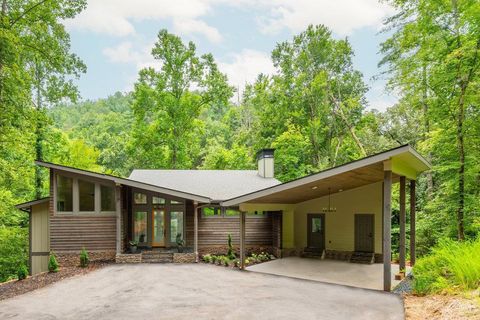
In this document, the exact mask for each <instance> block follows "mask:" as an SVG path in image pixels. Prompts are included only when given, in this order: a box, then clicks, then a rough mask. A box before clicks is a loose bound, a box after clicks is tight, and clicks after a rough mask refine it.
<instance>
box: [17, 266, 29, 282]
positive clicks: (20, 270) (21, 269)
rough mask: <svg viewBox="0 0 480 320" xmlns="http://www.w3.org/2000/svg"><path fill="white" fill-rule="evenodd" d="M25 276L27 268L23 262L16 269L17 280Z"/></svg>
mask: <svg viewBox="0 0 480 320" xmlns="http://www.w3.org/2000/svg"><path fill="white" fill-rule="evenodd" d="M27 276H28V269H27V267H26V266H25V265H24V264H22V265H21V266H20V267H19V268H18V271H17V277H18V280H23V279H25V278H27Z"/></svg>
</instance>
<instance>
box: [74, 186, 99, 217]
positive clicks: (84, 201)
mask: <svg viewBox="0 0 480 320" xmlns="http://www.w3.org/2000/svg"><path fill="white" fill-rule="evenodd" d="M78 201H79V209H80V211H90V212H92V211H95V183H91V182H88V181H83V180H78Z"/></svg>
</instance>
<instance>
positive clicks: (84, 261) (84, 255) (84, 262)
mask: <svg viewBox="0 0 480 320" xmlns="http://www.w3.org/2000/svg"><path fill="white" fill-rule="evenodd" d="M89 263H90V259H89V257H88V252H87V250H85V248H82V250H81V251H80V267H82V268H86V267H88V264H89Z"/></svg>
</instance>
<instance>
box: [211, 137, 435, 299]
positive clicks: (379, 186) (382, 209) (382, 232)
mask: <svg viewBox="0 0 480 320" xmlns="http://www.w3.org/2000/svg"><path fill="white" fill-rule="evenodd" d="M430 167H431V166H430V164H429V163H428V162H427V161H426V160H425V159H424V158H423V157H422V156H421V155H420V154H419V153H418V152H417V151H415V150H414V149H413V148H412V147H410V146H409V145H404V146H400V147H397V148H394V149H391V150H388V151H385V152H382V153H378V154H375V155H372V156H369V157H365V158H362V159H360V160H356V161H353V162H350V163H347V164H344V165H341V166H337V167H334V168H331V169H327V170H324V171H321V172H319V173H315V174H312V175H309V176H306V177H303V178H299V179H297V180H293V181H289V182H286V183H283V184H280V185H276V186H273V187H270V188H266V189H263V190H260V191H256V192H253V193H250V194H246V195H243V196H240V197H237V198H234V199H230V200H227V201H223V202H222V203H221V205H222V206H225V207H228V206H239V207H240V211H241V223H240V257H241V263H242V265H241V267H242V268H244V267H245V266H244V265H243V261H244V259H243V258H242V257H244V254H245V252H244V249H245V246H244V241H245V238H246V237H248V234H245V228H244V226H245V223H244V220H245V212H247V211H249V212H251V211H281V212H282V230H281V233H282V244H281V248H282V257H288V256H304V255H315V256H316V257H317V258H320V259H324V258H331V257H342V259H343V260H345V261H351V262H363V263H367V264H368V265H357V264H353V263H347V262H341V261H335V262H336V263H339V264H338V265H336V267H339V268H340V269H342V270H345V272H344V274H338V273H335V272H329V271H328V270H329V269H331V270H332V271H335V265H334V264H332V263H333V262H328V261H322V260H320V261H316V262H314V265H313V266H311V268H315V266H317V268H318V270H319V271H318V272H316V274H317V275H316V276H315V277H317V278H319V280H322V279H323V281H326V282H334V283H339V281H340V280H341V278H349V279H352V282H351V285H353V286H360V287H372V286H373V287H374V288H375V289H382V288H383V290H385V291H390V290H391V288H392V277H393V276H394V274H395V273H396V272H398V270H392V264H391V237H392V234H391V219H392V208H391V202H392V184H394V183H399V194H400V198H399V203H400V239H399V247H400V252H399V253H400V257H399V260H400V265H399V267H398V268H399V269H400V270H405V269H406V267H407V265H406V253H407V252H406V247H407V243H406V241H407V239H406V223H407V202H406V194H407V182H408V181H409V183H408V185H409V188H408V189H409V193H410V199H409V200H410V201H409V202H410V203H409V222H410V237H409V238H410V243H409V253H410V257H411V259H410V263H411V265H413V264H414V263H415V210H416V209H415V188H416V179H417V177H418V175H419V174H421V173H422V172H424V171H426V170H429V169H430ZM242 222H243V223H242ZM362 257H364V258H365V259H363V261H359V260H362ZM357 258H359V259H357ZM301 263H302V260H300V259H297V260H285V261H284V262H283V261H276V262H274V263H272V264H265V265H264V266H258V267H257V266H256V267H253V268H252V270H253V269H257V270H258V269H262V268H266V269H270V271H271V272H269V273H273V274H277V273H282V272H283V271H282V268H287V267H289V266H291V265H294V264H298V265H300V264H301ZM322 263H323V264H322ZM374 263H376V264H374ZM379 263H382V264H379ZM305 264H307V265H309V263H305ZM268 266H273V267H272V268H269V267H268ZM327 267H328V268H327ZM311 268H303V269H304V270H305V272H307V273H308V271H307V270H309V269H311ZM297 269H299V270H301V269H302V268H297ZM322 269H323V271H322ZM325 271H326V272H325ZM392 271H393V272H392ZM290 273H291V272H290ZM321 274H330V275H331V276H332V278H328V279H327V278H322V277H320V276H319V275H321ZM334 274H336V276H333V275H334ZM347 274H348V276H347ZM361 274H363V278H364V279H366V278H368V277H366V276H365V275H368V276H372V277H375V279H376V280H375V281H373V284H371V285H368V286H365V285H361V282H362V281H360V283H359V285H355V283H356V282H355V281H353V279H360V278H362V276H361ZM299 277H300V278H305V277H302V276H299ZM320 278H322V279H320ZM327 280H329V281H327ZM378 283H381V284H382V285H381V286H379V285H378Z"/></svg>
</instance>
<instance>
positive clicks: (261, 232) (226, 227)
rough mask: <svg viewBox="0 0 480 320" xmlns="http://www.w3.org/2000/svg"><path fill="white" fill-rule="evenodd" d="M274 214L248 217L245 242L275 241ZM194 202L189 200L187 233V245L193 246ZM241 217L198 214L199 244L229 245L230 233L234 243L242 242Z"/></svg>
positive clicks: (262, 242) (267, 244) (202, 245)
mask: <svg viewBox="0 0 480 320" xmlns="http://www.w3.org/2000/svg"><path fill="white" fill-rule="evenodd" d="M272 222H273V219H272V214H270V213H269V214H266V215H265V216H264V217H252V216H248V215H247V217H246V224H245V228H246V231H245V233H246V236H245V244H246V245H247V246H248V245H265V246H271V245H272V243H273V241H272V240H273V223H272ZM193 226H194V221H193V204H192V203H189V202H187V207H186V235H187V239H186V240H187V246H193V236H194V234H193V232H194V231H193ZM239 230H240V219H239V216H235V217H203V216H202V215H201V214H200V213H199V215H198V246H199V247H200V248H201V247H205V246H221V245H225V246H226V245H227V239H228V235H229V234H230V235H231V236H232V240H233V243H234V244H235V245H238V244H239V243H240V242H239V241H240V233H239Z"/></svg>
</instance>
